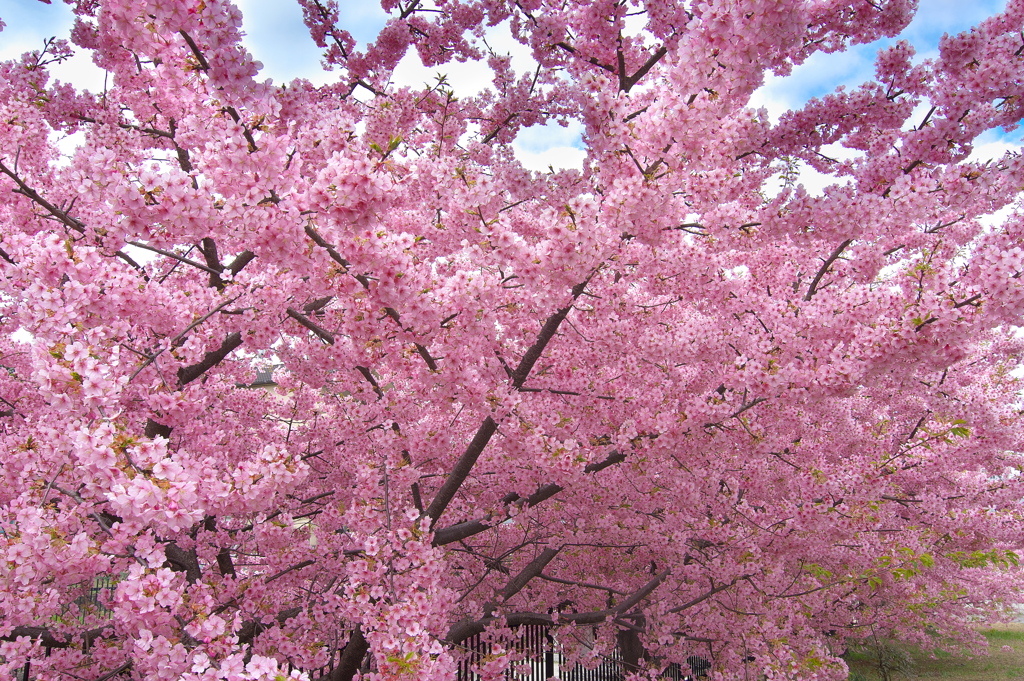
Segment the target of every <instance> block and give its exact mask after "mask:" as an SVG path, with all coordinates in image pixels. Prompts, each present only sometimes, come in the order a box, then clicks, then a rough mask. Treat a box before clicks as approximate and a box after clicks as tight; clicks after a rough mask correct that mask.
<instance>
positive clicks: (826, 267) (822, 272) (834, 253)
mask: <svg viewBox="0 0 1024 681" xmlns="http://www.w3.org/2000/svg"><path fill="white" fill-rule="evenodd" d="M852 243H853V239H847V240H846V241H844V242H843V243H841V244H839V246H838V247H836V250H834V251H832V255H830V256H828V258H827V259H826V260H825V262H824V263H822V265H821V269H819V270H818V273H817V274H815V275H814V279H812V280H811V285H810V286H809V287H808V289H807V295H805V296H804V301H808V300H810V299H811V298H813V297H814V294H815V292H816V291H817V290H818V284H819V283H820V282H821V278H822V277H824V276H825V273H826V272H828V270H829V268H830V267H832V263H834V262H835V261H836V260H837V259H838V258H839V256H840V255H842V254H843V251H845V250H846V247H847V246H849V245H850V244H852Z"/></svg>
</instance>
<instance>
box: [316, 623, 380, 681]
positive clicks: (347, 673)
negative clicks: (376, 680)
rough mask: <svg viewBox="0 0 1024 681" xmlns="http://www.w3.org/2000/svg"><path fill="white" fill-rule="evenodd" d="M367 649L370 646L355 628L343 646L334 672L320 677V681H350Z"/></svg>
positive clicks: (357, 628) (360, 629)
mask: <svg viewBox="0 0 1024 681" xmlns="http://www.w3.org/2000/svg"><path fill="white" fill-rule="evenodd" d="M369 649H370V644H369V643H368V642H367V640H366V638H365V637H364V636H363V630H362V628H360V627H358V626H357V627H356V628H355V629H354V630H353V631H352V633H351V634H350V635H349V637H348V644H347V645H346V646H345V650H344V652H342V653H341V659H340V660H339V661H338V666H337V667H335V668H334V671H332V672H331V673H330V675H329V676H324V677H321V680H324V679H326V680H328V681H351V679H352V677H354V676H355V675H356V672H358V671H359V667H360V665H361V664H362V662H363V658H364V657H366V652H367V651H368V650H369Z"/></svg>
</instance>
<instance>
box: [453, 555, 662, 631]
mask: <svg viewBox="0 0 1024 681" xmlns="http://www.w3.org/2000/svg"><path fill="white" fill-rule="evenodd" d="M669 574H671V571H670V570H665V571H664V572H662V573H661V574H659V575H657V576H656V577H654V578H653V579H651V580H650V581H649V582H647V583H646V584H645V585H643V586H642V587H641V588H640V589H638V590H637V591H635V592H634V593H633V594H632V595H631V596H630V597H629V598H627V599H625V600H624V601H622V602H621V603H619V604H618V605H617V606H615V607H614V608H608V609H606V610H597V611H594V612H582V613H564V612H563V613H559V614H558V623H569V624H600V623H601V622H604V621H605V620H607V619H609V618H614V617H616V616H618V615H621V614H623V613H625V612H627V611H629V610H632V609H633V608H634V607H635V606H636V605H637V604H639V603H640V601H642V600H644V599H645V598H647V597H648V596H650V595H651V593H652V592H653V591H654V590H655V589H657V588H658V586H660V585H661V583H662V582H664V581H665V578H666V577H668V576H669ZM499 617H503V618H504V619H505V621H506V622H507V624H508V626H509V627H513V628H514V627H517V626H520V625H523V624H541V625H548V626H554V625H556V622H555V619H554V617H552V616H551V615H545V614H541V613H536V612H516V613H510V614H508V615H504V616H495V617H484V618H481V619H479V620H463V621H461V622H459V623H457V624H455V625H454V626H453V627H452V628H451V629H449V630H448V635H447V636H446V637H445V640H447V641H449V642H451V643H461V642H462V641H465V640H466V639H467V638H469V637H470V636H475V635H476V634H480V633H483V631H484V630H485V629H486V628H487V626H488V625H489V624H491V623H493V622H495V621H497V620H498V619H499Z"/></svg>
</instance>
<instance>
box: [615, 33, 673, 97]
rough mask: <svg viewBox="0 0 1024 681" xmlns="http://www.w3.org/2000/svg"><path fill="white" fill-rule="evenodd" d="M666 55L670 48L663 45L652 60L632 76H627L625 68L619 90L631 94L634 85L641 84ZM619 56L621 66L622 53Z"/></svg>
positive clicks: (652, 56) (620, 78)
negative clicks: (642, 79)
mask: <svg viewBox="0 0 1024 681" xmlns="http://www.w3.org/2000/svg"><path fill="white" fill-rule="evenodd" d="M666 54H668V48H666V47H665V46H664V45H662V46H661V47H659V48H658V49H657V51H656V52H655V53H654V54H652V55H651V56H650V58H648V59H647V61H646V62H644V65H643V66H641V67H640V68H639V69H637V70H636V72H635V73H634V74H633V75H632V76H626V71H625V68H624V67H623V68H622V71H621V73H619V89H620V90H622V91H623V92H629V91H630V89H632V87H633V86H634V85H636V84H637V83H639V82H640V79H641V78H643V77H644V76H646V75H647V73H648V72H649V71H650V70H651V69H652V68H654V65H655V64H657V63H658V62H659V61H661V58H662V57H664V56H665V55H666ZM619 55H620V59H619V62H620V64H621V63H623V60H622V59H621V55H622V52H621V51H620V52H619Z"/></svg>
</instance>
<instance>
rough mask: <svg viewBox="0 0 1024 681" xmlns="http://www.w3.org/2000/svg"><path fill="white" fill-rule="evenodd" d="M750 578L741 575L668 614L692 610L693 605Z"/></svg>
mask: <svg viewBox="0 0 1024 681" xmlns="http://www.w3.org/2000/svg"><path fill="white" fill-rule="evenodd" d="M751 577H753V575H742V576H740V577H737V578H735V579H734V580H732V581H731V582H729V583H728V584H723V585H722V586H716V587H714V588H713V589H711V590H710V591H706V592H704V593H703V594H701V595H700V596H697V597H696V598H694V599H693V600H692V601H689V602H687V603H683V604H682V605H680V606H677V607H675V608H672V609H671V610H669V612H671V613H677V612H682V611H683V610H688V609H690V608H692V607H693V606H695V605H698V604H700V603H703V602H704V601H706V600H707V599H709V598H711V597H712V596H714V595H715V594H717V593H721V592H723V591H725V590H726V589H731V588H732V587H734V586H735V585H736V583H737V582H739V581H740V580H744V579H750V578H751Z"/></svg>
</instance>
